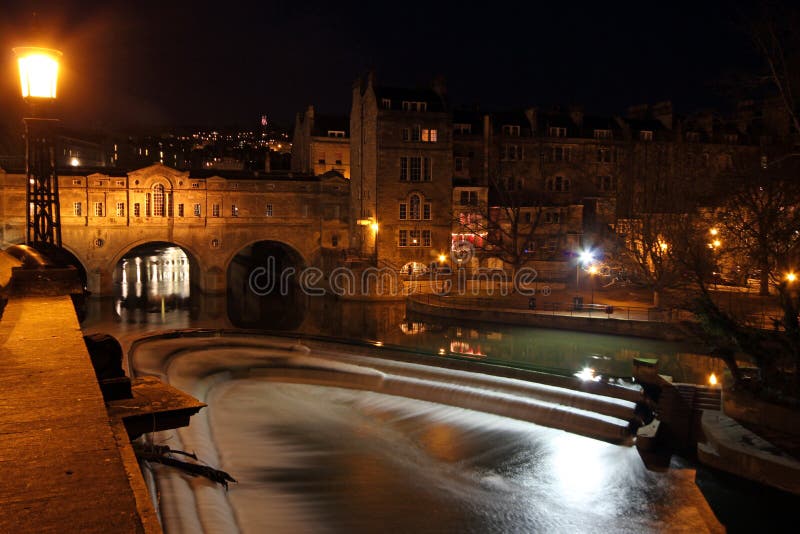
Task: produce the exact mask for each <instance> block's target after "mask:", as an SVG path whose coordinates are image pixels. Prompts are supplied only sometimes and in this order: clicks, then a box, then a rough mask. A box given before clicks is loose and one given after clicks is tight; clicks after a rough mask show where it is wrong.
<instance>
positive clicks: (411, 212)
mask: <svg viewBox="0 0 800 534" xmlns="http://www.w3.org/2000/svg"><path fill="white" fill-rule="evenodd" d="M408 204H409V205H408V218H409V219H414V220H418V219H420V213H419V205H420V200H419V195H411V198H410V199H409V202H408Z"/></svg>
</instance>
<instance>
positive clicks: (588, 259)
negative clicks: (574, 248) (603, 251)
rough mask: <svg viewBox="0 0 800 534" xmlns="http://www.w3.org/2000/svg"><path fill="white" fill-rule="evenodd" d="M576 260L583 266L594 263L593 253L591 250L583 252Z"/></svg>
mask: <svg viewBox="0 0 800 534" xmlns="http://www.w3.org/2000/svg"><path fill="white" fill-rule="evenodd" d="M578 260H580V262H581V263H582V264H584V265H587V264H589V263H592V262H593V261H594V253H593V252H592V251H591V250H584V251H582V252H581V253H580V255H579V256H578Z"/></svg>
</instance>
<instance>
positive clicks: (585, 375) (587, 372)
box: [575, 367, 596, 382]
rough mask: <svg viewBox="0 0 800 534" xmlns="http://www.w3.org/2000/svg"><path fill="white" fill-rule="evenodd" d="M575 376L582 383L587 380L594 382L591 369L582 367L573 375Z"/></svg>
mask: <svg viewBox="0 0 800 534" xmlns="http://www.w3.org/2000/svg"><path fill="white" fill-rule="evenodd" d="M575 376H577V377H578V378H580V379H581V380H583V381H584V382H586V381H589V380H596V378H595V376H594V369H592V368H591V367H584V368H583V369H581V370H580V371H578V372H577V373H575Z"/></svg>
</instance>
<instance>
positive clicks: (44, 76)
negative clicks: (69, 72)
mask: <svg viewBox="0 0 800 534" xmlns="http://www.w3.org/2000/svg"><path fill="white" fill-rule="evenodd" d="M14 53H15V54H16V56H17V64H18V67H19V78H20V88H21V90H22V98H23V99H24V100H25V103H26V104H27V105H28V109H27V114H28V116H27V117H24V118H23V119H22V121H23V123H24V124H25V173H26V182H27V183H26V195H25V200H26V212H25V213H26V216H25V219H26V234H25V242H26V244H28V245H31V246H34V247H36V246H37V245H43V244H49V245H54V246H56V247H61V209H60V202H59V196H58V173H57V169H56V124H57V123H58V121H57V120H56V119H51V118H47V117H46V115H47V112H48V108H49V107H50V106H51V105H52V103H53V102H54V101H55V99H56V89H57V85H58V69H59V61H60V59H61V55H62V54H61V52H60V51H58V50H53V49H50V48H40V47H31V46H25V47H18V48H14Z"/></svg>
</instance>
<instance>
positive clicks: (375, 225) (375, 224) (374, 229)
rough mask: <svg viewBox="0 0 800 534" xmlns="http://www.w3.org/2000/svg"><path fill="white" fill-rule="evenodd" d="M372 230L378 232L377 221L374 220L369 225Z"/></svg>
mask: <svg viewBox="0 0 800 534" xmlns="http://www.w3.org/2000/svg"><path fill="white" fill-rule="evenodd" d="M369 227H370V228H371V229H372V231H373V232H375V233H378V223H376V222H374V223H371V224H370V225H369Z"/></svg>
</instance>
